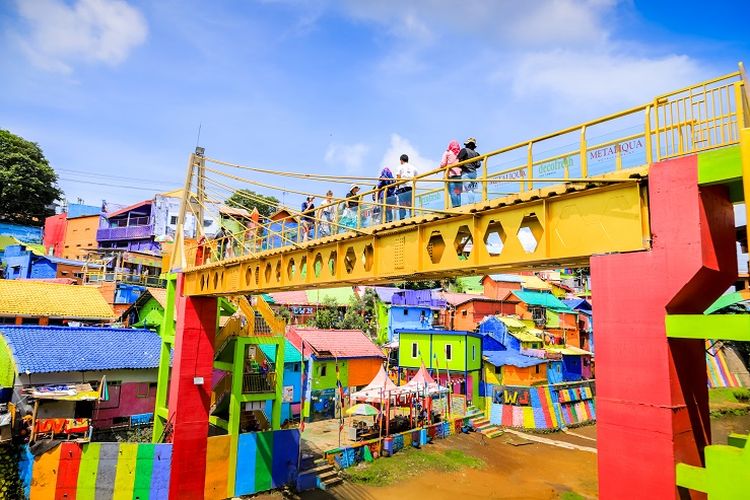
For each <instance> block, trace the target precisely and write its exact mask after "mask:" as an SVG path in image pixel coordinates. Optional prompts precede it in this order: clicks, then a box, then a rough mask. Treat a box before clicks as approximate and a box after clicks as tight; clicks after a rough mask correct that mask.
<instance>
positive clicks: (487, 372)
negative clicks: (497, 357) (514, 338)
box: [482, 362, 503, 385]
mask: <svg viewBox="0 0 750 500" xmlns="http://www.w3.org/2000/svg"><path fill="white" fill-rule="evenodd" d="M482 364H483V365H484V381H485V382H486V383H488V384H495V385H503V377H502V372H501V373H495V366H494V365H492V364H490V363H487V362H484V363H482Z"/></svg>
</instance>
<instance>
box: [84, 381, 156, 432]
mask: <svg viewBox="0 0 750 500" xmlns="http://www.w3.org/2000/svg"><path fill="white" fill-rule="evenodd" d="M107 390H108V391H109V401H99V403H98V404H97V405H96V407H95V410H94V419H93V424H94V427H95V428H97V429H106V428H109V427H112V425H115V424H117V423H120V424H122V423H123V422H121V421H119V422H118V421H116V420H115V419H118V418H119V419H122V418H124V417H130V416H132V415H142V414H146V413H153V412H154V404H155V402H156V382H155V381H154V382H150V383H149V382H132V383H122V384H108V387H107Z"/></svg>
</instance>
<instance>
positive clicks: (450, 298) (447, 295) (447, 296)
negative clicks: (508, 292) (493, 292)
mask: <svg viewBox="0 0 750 500" xmlns="http://www.w3.org/2000/svg"><path fill="white" fill-rule="evenodd" d="M438 296H439V297H440V298H441V299H443V300H445V301H446V302H447V303H448V304H450V305H452V306H454V307H455V306H459V305H461V304H463V303H464V302H469V301H470V300H483V301H486V302H500V301H499V300H497V299H491V298H489V297H485V296H484V295H475V294H472V293H454V292H438Z"/></svg>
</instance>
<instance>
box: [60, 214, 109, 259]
mask: <svg viewBox="0 0 750 500" xmlns="http://www.w3.org/2000/svg"><path fill="white" fill-rule="evenodd" d="M99 219H100V217H99V216H98V215H88V216H85V217H75V218H73V219H68V222H67V227H66V228H65V240H64V241H63V249H62V257H63V258H65V259H74V260H82V259H83V258H84V257H85V255H86V252H85V250H86V249H93V248H96V247H97V243H96V230H97V229H99Z"/></svg>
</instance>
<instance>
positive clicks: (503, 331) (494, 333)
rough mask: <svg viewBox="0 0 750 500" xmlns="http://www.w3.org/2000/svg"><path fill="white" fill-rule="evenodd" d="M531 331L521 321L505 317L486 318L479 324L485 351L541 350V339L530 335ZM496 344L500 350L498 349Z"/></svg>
mask: <svg viewBox="0 0 750 500" xmlns="http://www.w3.org/2000/svg"><path fill="white" fill-rule="evenodd" d="M533 330H534V329H530V328H529V327H528V326H527V325H526V324H525V323H523V322H522V321H521V320H519V319H517V318H511V317H505V316H486V317H485V318H484V319H483V320H482V322H481V323H480V324H479V333H481V334H482V335H484V336H485V344H484V350H485V351H497V350H504V349H509V350H512V351H516V352H520V351H521V349H541V347H542V339H541V338H539V337H537V336H535V335H533V334H532V333H530V332H531V331H533ZM498 344H499V345H500V346H502V348H500V349H498V347H497V346H498Z"/></svg>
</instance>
